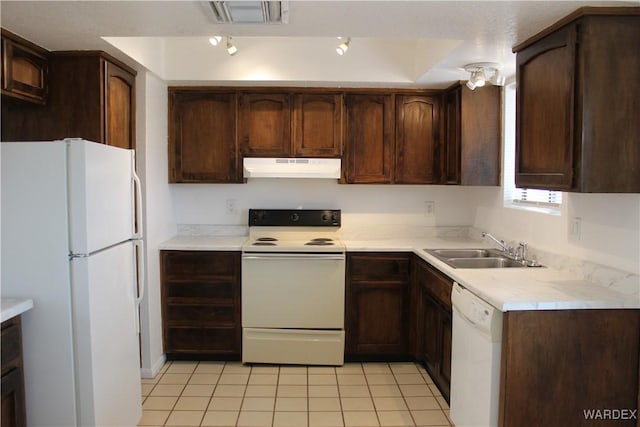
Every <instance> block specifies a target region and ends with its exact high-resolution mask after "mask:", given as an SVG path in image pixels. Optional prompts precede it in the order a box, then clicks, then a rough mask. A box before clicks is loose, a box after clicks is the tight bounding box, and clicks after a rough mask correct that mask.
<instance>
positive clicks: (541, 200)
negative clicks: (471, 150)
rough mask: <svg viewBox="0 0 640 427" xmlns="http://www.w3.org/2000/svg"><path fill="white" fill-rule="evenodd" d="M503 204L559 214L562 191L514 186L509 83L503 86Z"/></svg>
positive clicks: (513, 129)
mask: <svg viewBox="0 0 640 427" xmlns="http://www.w3.org/2000/svg"><path fill="white" fill-rule="evenodd" d="M503 105H504V159H503V160H504V162H503V164H504V171H503V177H502V179H503V182H502V185H503V188H504V206H505V207H509V208H516V209H529V210H535V211H539V212H544V213H549V214H555V215H559V214H560V205H561V204H562V193H561V192H560V191H547V190H533V189H529V188H516V184H515V169H516V167H515V166H516V165H515V158H516V85H515V83H510V84H508V85H506V86H505V87H504V103H503Z"/></svg>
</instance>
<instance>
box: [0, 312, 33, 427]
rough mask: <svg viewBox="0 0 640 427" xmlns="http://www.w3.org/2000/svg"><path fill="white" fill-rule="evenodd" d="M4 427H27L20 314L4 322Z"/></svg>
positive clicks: (2, 348)
mask: <svg viewBox="0 0 640 427" xmlns="http://www.w3.org/2000/svg"><path fill="white" fill-rule="evenodd" d="M0 345H1V350H0V352H1V355H2V356H1V358H2V386H1V387H2V409H1V410H0V411H1V412H0V418H1V419H0V425H1V426H2V427H25V426H26V425H27V415H26V410H25V396H24V373H23V368H22V327H21V319H20V316H17V317H14V318H12V319H9V320H6V321H4V322H2V340H1V343H0Z"/></svg>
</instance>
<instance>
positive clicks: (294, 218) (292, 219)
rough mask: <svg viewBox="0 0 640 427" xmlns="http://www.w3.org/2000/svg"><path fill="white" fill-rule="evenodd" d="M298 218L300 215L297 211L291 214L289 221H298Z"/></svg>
mask: <svg viewBox="0 0 640 427" xmlns="http://www.w3.org/2000/svg"><path fill="white" fill-rule="evenodd" d="M299 220H300V215H298V214H297V213H292V214H291V221H293V222H298V221H299Z"/></svg>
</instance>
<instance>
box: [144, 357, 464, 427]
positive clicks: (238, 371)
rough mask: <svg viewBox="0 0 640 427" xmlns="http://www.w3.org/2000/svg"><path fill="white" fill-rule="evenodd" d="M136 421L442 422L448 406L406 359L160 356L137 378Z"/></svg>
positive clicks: (275, 426)
mask: <svg viewBox="0 0 640 427" xmlns="http://www.w3.org/2000/svg"><path fill="white" fill-rule="evenodd" d="M142 396H143V397H142V398H143V416H142V419H141V420H140V423H139V424H138V425H139V426H181V427H191V426H225V427H260V426H269V427H286V426H289V427H337V426H340V427H356V426H358V427H376V426H450V425H451V422H450V420H449V406H448V405H447V402H446V401H445V400H444V398H443V397H442V395H441V394H440V391H439V390H438V389H437V388H436V386H435V385H434V384H433V381H432V380H431V378H430V377H429V374H427V372H426V371H425V370H424V368H423V367H422V366H420V365H417V364H414V363H347V364H345V365H344V366H341V367H335V368H334V367H315V366H309V367H306V366H275V365H242V364H241V363H239V362H226V363H225V362H178V361H174V362H168V363H167V364H166V365H165V366H164V367H163V368H162V370H161V372H160V373H159V374H158V375H157V376H156V378H154V379H143V380H142Z"/></svg>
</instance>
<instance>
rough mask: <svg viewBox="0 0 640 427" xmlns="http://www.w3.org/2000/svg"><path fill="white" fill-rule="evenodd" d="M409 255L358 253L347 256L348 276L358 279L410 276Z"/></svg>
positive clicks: (406, 277)
mask: <svg viewBox="0 0 640 427" xmlns="http://www.w3.org/2000/svg"><path fill="white" fill-rule="evenodd" d="M409 259H410V258H409V256H408V255H407V254H398V253H389V254H357V255H349V256H348V258H347V269H348V276H349V277H350V278H351V280H352V281H358V280H367V281H372V280H373V281H375V280H401V281H406V280H407V279H408V277H409V268H410V262H409Z"/></svg>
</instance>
